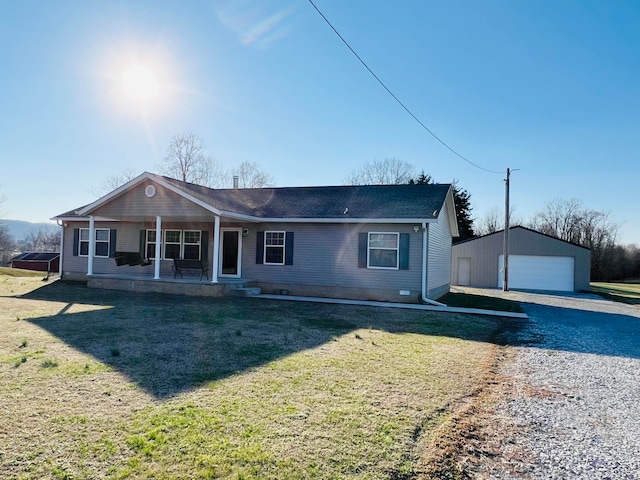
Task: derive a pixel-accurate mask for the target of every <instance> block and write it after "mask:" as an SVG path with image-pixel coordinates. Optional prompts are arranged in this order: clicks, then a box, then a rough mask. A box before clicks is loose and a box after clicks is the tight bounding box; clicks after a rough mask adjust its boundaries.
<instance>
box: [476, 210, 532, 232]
mask: <svg viewBox="0 0 640 480" xmlns="http://www.w3.org/2000/svg"><path fill="white" fill-rule="evenodd" d="M519 225H524V221H523V220H522V219H521V218H520V217H518V216H517V215H516V214H515V208H514V207H511V208H509V226H510V227H512V228H513V227H517V226H519ZM475 228H476V235H478V236H481V235H489V234H490V233H495V232H498V231H500V230H502V229H503V228H504V211H503V210H501V209H500V208H498V207H493V208H492V209H491V210H489V211H487V212H485V214H484V216H482V217H480V218H478V219H476V227H475Z"/></svg>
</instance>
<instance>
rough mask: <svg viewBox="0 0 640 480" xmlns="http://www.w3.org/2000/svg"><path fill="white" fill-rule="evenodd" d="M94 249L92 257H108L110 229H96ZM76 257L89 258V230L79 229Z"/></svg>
mask: <svg viewBox="0 0 640 480" xmlns="http://www.w3.org/2000/svg"><path fill="white" fill-rule="evenodd" d="M95 232H96V249H95V252H94V256H96V257H104V258H108V257H109V251H110V248H109V246H110V238H111V235H110V233H109V232H110V229H108V228H96V229H95ZM78 255H79V256H81V257H88V256H89V229H88V228H81V229H80V236H79V242H78Z"/></svg>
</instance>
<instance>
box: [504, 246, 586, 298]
mask: <svg viewBox="0 0 640 480" xmlns="http://www.w3.org/2000/svg"><path fill="white" fill-rule="evenodd" d="M503 265H504V256H503V255H500V258H499V259H498V288H502V280H503V278H502V275H503V274H502V268H503ZM573 271H574V258H573V257H544V256H534V255H509V288H522V289H528V290H557V291H563V292H572V291H573Z"/></svg>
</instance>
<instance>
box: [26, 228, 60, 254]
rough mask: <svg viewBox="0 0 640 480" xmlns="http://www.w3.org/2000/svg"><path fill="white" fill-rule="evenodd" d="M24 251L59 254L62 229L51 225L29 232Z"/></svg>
mask: <svg viewBox="0 0 640 480" xmlns="http://www.w3.org/2000/svg"><path fill="white" fill-rule="evenodd" d="M23 245H24V246H23V250H25V251H28V252H59V251H60V227H58V226H57V225H50V226H47V227H42V228H39V229H38V230H34V231H31V232H29V233H28V234H27V235H26V236H25V238H24V242H23Z"/></svg>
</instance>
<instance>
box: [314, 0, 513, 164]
mask: <svg viewBox="0 0 640 480" xmlns="http://www.w3.org/2000/svg"><path fill="white" fill-rule="evenodd" d="M309 3H310V4H311V6H312V7H313V8H314V9H315V10H316V12H318V14H319V15H320V16H321V17H322V18H323V19H324V21H325V22H326V23H327V25H329V27H331V30H333V32H334V33H335V34H336V35H337V36H338V38H339V39H340V40H342V43H344V44H345V45H346V46H347V48H348V49H349V50H350V51H351V53H353V55H355V57H356V58H357V59H358V60H359V61H360V63H361V64H362V65H363V66H364V68H366V69H367V71H368V72H369V73H370V74H371V75H372V76H373V78H375V79H376V80H377V82H378V83H379V84H380V85H382V88H384V89H385V90H386V91H387V93H388V94H389V95H391V97H392V98H393V99H394V100H395V101H396V102H397V103H398V105H400V106H401V107H402V108H403V109H404V110H405V112H407V113H408V114H409V115H410V116H411V117H412V118H413V119H414V120H415V121H416V122H418V125H420V126H421V127H422V128H423V129H424V130H426V131H427V132H428V133H429V134H430V135H431V136H432V137H433V138H435V139H436V140H437V141H438V142H440V143H441V144H442V145H443V146H444V147H445V148H446V149H447V150H449V151H450V152H451V153H453V154H454V155H456V156H457V157H459V158H461V159H462V160H464V161H465V162H467V163H468V164H469V165H473V166H474V167H476V168H479V169H480V170H484V171H485V172H488V173H499V174H500V173H502V172H497V171H495V170H489V169H488V168H484V167H482V166H480V165H478V164H477V163H474V162H472V161H471V160H469V159H468V158H466V157H464V156H463V155H461V154H459V153H458V152H457V151H455V150H454V149H453V148H452V147H450V146H449V145H448V144H447V143H446V142H445V141H444V140H442V139H441V138H440V137H438V136H437V135H436V134H435V133H434V132H433V131H432V130H431V129H430V128H429V127H427V126H426V125H425V124H424V123H422V121H421V120H420V119H419V118H418V117H416V116H415V115H414V114H413V112H412V111H411V110H409V108H408V107H407V106H406V105H405V104H404V103H403V102H402V101H401V100H400V99H399V98H398V97H397V96H396V95H395V94H394V93H393V92H392V91H391V89H389V87H387V85H386V84H385V83H384V82H383V81H382V80H380V77H378V75H376V74H375V72H374V71H373V70H371V68H369V65H367V64H366V62H365V61H364V60H363V59H362V58H361V57H360V55H358V54H357V53H356V51H355V50H354V49H353V48H352V47H351V45H349V42H347V41H346V40H345V39H344V37H343V36H342V35H340V32H338V30H336V28H335V27H334V26H333V25H332V24H331V22H330V21H329V19H328V18H327V17H325V15H324V14H323V13H322V12H321V11H320V9H319V8H318V7H317V6H316V4H315V3H313V0H309Z"/></svg>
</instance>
